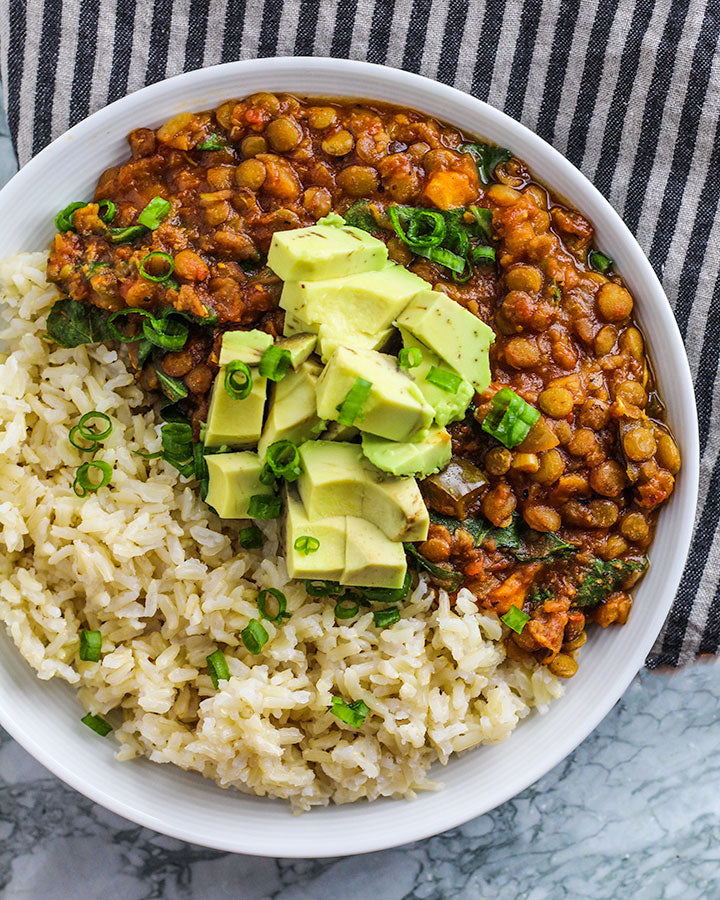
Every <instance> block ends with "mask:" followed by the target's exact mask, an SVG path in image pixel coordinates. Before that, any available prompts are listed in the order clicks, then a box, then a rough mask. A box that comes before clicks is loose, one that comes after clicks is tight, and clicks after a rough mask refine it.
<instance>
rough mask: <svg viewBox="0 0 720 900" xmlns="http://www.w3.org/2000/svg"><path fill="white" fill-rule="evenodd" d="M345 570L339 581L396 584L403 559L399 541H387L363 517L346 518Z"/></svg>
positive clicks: (402, 573) (404, 565)
mask: <svg viewBox="0 0 720 900" xmlns="http://www.w3.org/2000/svg"><path fill="white" fill-rule="evenodd" d="M346 528H347V532H346V539H345V541H346V542H345V571H344V572H343V574H342V577H341V578H340V583H341V584H347V585H356V586H358V587H382V588H399V587H401V586H402V583H403V581H404V579H405V571H406V569H407V562H406V559H405V549H404V547H403V545H402V543H401V542H400V541H390V540H388V538H386V537H385V535H384V534H383V533H382V531H381V530H380V529H379V528H378V527H377V525H374V524H373V523H372V522H368V521H367V520H366V519H357V518H355V517H353V516H348V517H347V519H346Z"/></svg>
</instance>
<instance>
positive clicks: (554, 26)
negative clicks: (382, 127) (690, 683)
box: [0, 0, 720, 666]
mask: <svg viewBox="0 0 720 900" xmlns="http://www.w3.org/2000/svg"><path fill="white" fill-rule="evenodd" d="M719 36H720V3H718V0H658V2H655V3H653V2H652V0H613V2H602V0H527V2H521V0H285V2H282V0H254V2H245V0H4V2H3V3H0V47H1V50H2V53H1V59H0V65H1V75H2V81H3V88H4V91H5V102H6V108H7V111H8V120H9V124H10V129H11V132H12V135H13V139H14V141H15V145H16V148H17V152H18V158H19V161H20V163H21V164H22V163H24V162H26V161H27V160H28V159H29V158H30V157H31V156H32V155H33V154H34V153H37V152H38V151H39V150H40V149H42V147H44V146H45V145H46V144H47V143H48V142H49V141H50V140H52V139H53V138H54V137H56V136H57V135H59V134H61V133H62V132H63V131H65V129H66V128H68V127H69V126H70V125H72V124H74V123H75V122H77V121H79V120H80V119H82V118H84V117H85V116H87V115H88V114H89V113H91V112H93V111H94V110H96V109H98V108H99V107H101V106H104V105H105V104H107V103H109V102H111V101H112V100H116V99H117V98H119V97H121V96H123V95H124V94H126V93H128V92H130V91H133V90H136V89H137V88H139V87H142V86H143V85H144V84H149V83H151V82H155V81H159V80H161V79H163V78H165V77H166V76H168V75H173V74H175V73H177V72H181V71H183V70H188V69H195V68H199V67H201V66H208V65H212V64H214V63H219V62H228V61H230V60H235V59H247V58H250V57H257V56H276V55H315V56H335V57H351V58H353V59H367V60H370V61H371V62H375V63H386V64H387V65H391V66H398V67H402V68H404V69H407V70H409V71H413V72H420V73H422V74H424V75H427V76H429V77H431V78H436V79H438V80H440V81H444V82H447V83H449V84H453V85H455V86H456V87H458V88H460V89H462V90H465V91H469V92H470V93H472V94H474V95H475V96H476V97H480V98H481V99H483V100H487V101H488V102H489V103H491V104H493V105H494V106H497V107H499V108H500V109H504V110H505V112H507V113H508V114H509V115H511V116H513V117H515V118H516V119H520V120H521V121H522V122H524V123H525V124H526V125H527V126H529V127H530V128H532V129H533V130H534V131H536V132H537V133H538V134H539V135H541V136H542V137H543V138H545V139H546V140H547V141H549V142H550V143H551V144H553V145H554V146H555V147H557V148H558V150H560V151H561V152H562V153H564V154H565V155H566V156H567V157H568V158H569V159H570V160H571V161H572V162H573V163H574V164H575V165H576V166H578V167H579V168H580V169H581V170H582V171H583V172H584V173H585V174H586V175H587V176H588V177H589V178H590V179H591V181H593V182H594V183H595V184H596V185H597V187H598V188H599V189H600V190H601V191H602V192H603V193H604V194H605V196H606V197H607V198H608V199H609V200H610V202H611V203H612V204H613V205H614V207H615V208H616V209H617V210H618V211H619V212H620V214H621V215H622V216H623V218H624V219H625V221H626V222H627V223H628V225H629V226H630V228H631V229H632V230H633V231H634V232H635V234H636V235H637V238H638V240H639V241H640V244H641V245H642V246H643V248H644V249H645V252H646V253H647V255H648V257H649V258H650V261H651V263H652V265H653V266H654V268H655V270H656V272H657V273H658V275H659V276H660V278H661V279H662V282H663V285H664V287H665V290H666V292H667V294H668V297H669V298H670V301H671V303H672V305H673V308H674V310H675V314H676V316H677V320H678V323H679V325H680V329H681V331H682V334H683V336H684V338H685V341H686V344H687V347H688V353H689V356H690V364H691V367H692V371H693V374H694V376H695V379H696V393H697V399H698V408H699V416H700V442H701V473H702V474H701V485H700V511H699V517H698V525H697V528H696V533H695V537H694V541H693V549H692V552H691V555H690V561H689V563H688V566H687V569H686V571H685V575H684V578H683V581H682V584H681V587H680V590H679V592H678V596H677V598H676V600H675V605H674V606H673V609H672V612H671V614H670V617H669V619H668V621H667V623H666V626H665V629H664V632H663V634H662V636H661V638H660V639H659V641H658V643H657V645H656V647H655V648H654V651H653V653H652V655H651V656H650V658H649V660H648V664H649V665H651V666H659V665H678V664H682V663H685V662H688V661H690V660H691V659H693V658H694V657H695V655H696V654H698V653H716V652H717V651H718V647H719V645H720V588H719V586H718V576H719V574H720V532H719V530H718V517H719V515H720V501H719V500H718V497H719V496H720V462H719V461H718V450H719V448H720V429H718V426H717V423H718V421H720V419H719V406H720V397H719V396H718V392H717V391H716V390H715V385H716V375H717V370H718V356H719V354H720V317H719V315H718V309H719V308H720V278H719V277H718V272H719V268H720V217H719V216H718V198H719V197H720V135H719V133H718V131H719V129H720V121H719V120H720V52H719V50H718V38H719ZM329 89H330V93H332V90H331V86H329ZM713 424H715V427H714V428H713Z"/></svg>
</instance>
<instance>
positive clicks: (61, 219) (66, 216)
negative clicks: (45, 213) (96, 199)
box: [55, 200, 87, 231]
mask: <svg viewBox="0 0 720 900" xmlns="http://www.w3.org/2000/svg"><path fill="white" fill-rule="evenodd" d="M84 206H87V203H85V202H84V201H83V200H78V201H76V202H75V203H68V205H67V206H66V207H65V209H61V210H60V212H59V213H58V214H57V215H56V216H55V228H57V230H58V231H75V216H74V213H75V210H76V209H82V208H83V207H84Z"/></svg>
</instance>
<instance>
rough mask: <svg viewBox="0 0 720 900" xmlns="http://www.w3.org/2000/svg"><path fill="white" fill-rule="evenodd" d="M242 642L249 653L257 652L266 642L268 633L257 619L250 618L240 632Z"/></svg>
mask: <svg viewBox="0 0 720 900" xmlns="http://www.w3.org/2000/svg"><path fill="white" fill-rule="evenodd" d="M240 637H241V638H242V642H243V644H245V646H246V647H247V649H248V650H249V651H250V652H251V653H259V652H260V651H261V650H262V648H263V647H264V646H265V644H267V642H268V638H269V635H268V633H267V631H266V630H265V626H264V625H263V624H262V622H261V621H260V620H259V619H250V621H249V622H248V623H247V626H246V627H245V628H243V630H242V631H241V632H240Z"/></svg>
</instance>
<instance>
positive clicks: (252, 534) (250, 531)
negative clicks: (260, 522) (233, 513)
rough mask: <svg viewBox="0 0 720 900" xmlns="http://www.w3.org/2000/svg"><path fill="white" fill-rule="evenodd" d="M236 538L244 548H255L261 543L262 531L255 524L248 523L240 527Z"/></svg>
mask: <svg viewBox="0 0 720 900" xmlns="http://www.w3.org/2000/svg"><path fill="white" fill-rule="evenodd" d="M237 540H238V544H240V546H241V547H244V548H245V550H257V549H258V548H259V547H262V545H263V533H262V531H260V529H259V528H258V527H257V525H248V526H247V527H246V528H241V529H240V531H239V532H238V538H237Z"/></svg>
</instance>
